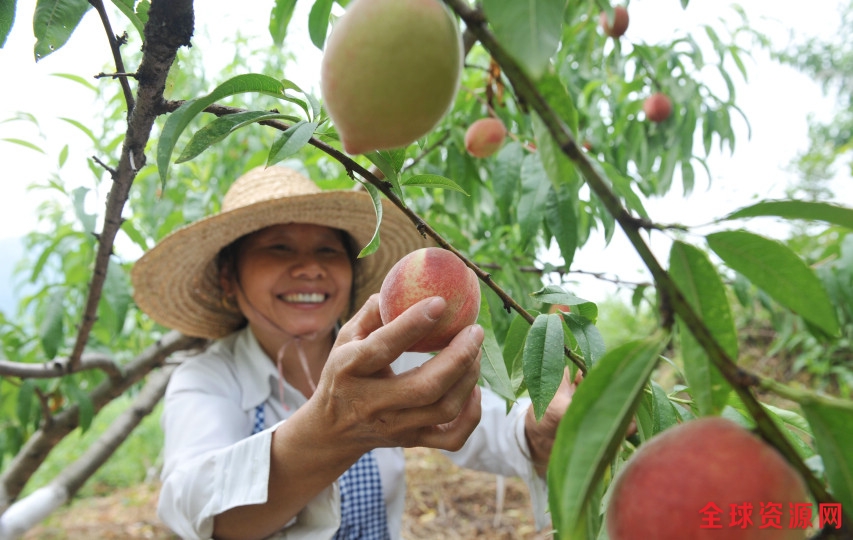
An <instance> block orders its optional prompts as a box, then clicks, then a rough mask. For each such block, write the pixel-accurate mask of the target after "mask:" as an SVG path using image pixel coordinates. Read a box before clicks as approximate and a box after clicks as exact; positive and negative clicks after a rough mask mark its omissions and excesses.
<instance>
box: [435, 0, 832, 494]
mask: <svg viewBox="0 0 853 540" xmlns="http://www.w3.org/2000/svg"><path fill="white" fill-rule="evenodd" d="M444 1H445V3H446V4H447V5H448V6H449V7H450V8H451V9H452V10H453V11H454V12H455V13H456V14H457V15H459V17H460V18H461V19H462V20H463V21H465V24H466V25H467V27H468V28H469V29H470V30H471V31H472V32H473V33H474V34H475V35H476V36H477V39H478V40H479V41H480V43H481V44H482V45H483V47H485V49H486V50H487V51H489V53H490V54H491V55H492V57H493V58H494V59H495V60H496V61H497V62H498V63H499V64H500V65H501V67H502V68H503V70H504V74H505V76H506V77H507V79H508V80H509V81H510V82H511V84H512V85H513V87H514V88H515V91H516V93H517V94H518V95H519V96H520V97H522V98H523V99H524V101H525V103H527V104H528V106H529V107H530V108H531V109H532V110H533V111H534V112H535V113H536V114H537V115H538V116H539V118H540V119H541V120H542V121H543V122H544V123H545V125H546V127H547V129H548V132H549V134H550V135H551V137H553V138H554V141H555V142H556V143H557V144H558V145H559V147H560V148H561V149H562V152H563V154H565V155H566V156H567V157H568V158H569V159H571V160H572V162H574V164H575V166H576V167H577V168H578V169H579V170H580V172H581V174H583V176H584V178H585V179H586V181H587V185H589V187H590V189H591V190H592V191H593V193H595V194H596V196H597V197H598V198H599V200H600V201H601V202H602V204H603V205H604V206H605V208H606V209H607V211H608V212H609V213H610V214H611V215H612V216H613V217H614V219H615V220H616V221H617V222H618V223H619V226H620V227H621V228H622V230H623V231H624V232H625V234H626V235H627V237H628V239H629V240H630V241H631V244H632V245H633V246H634V248H635V249H636V250H637V252H638V254H639V255H640V258H641V259H642V260H643V262H644V263H645V265H646V267H647V268H648V269H649V271H650V272H651V273H652V276H653V278H654V281H655V284H656V285H657V287H658V289H659V290H660V291H661V294H662V295H664V296H666V297H667V298H668V299H669V302H670V303H671V306H672V309H673V310H674V311H675V313H676V314H678V316H679V317H681V319H682V320H683V321H684V324H685V325H686V326H687V328H689V330H690V332H691V333H692V334H693V335H694V337H695V338H696V340H697V341H698V342H699V343H700V344H701V345H702V347H703V348H704V349H705V351H706V352H707V353H708V357H709V358H710V359H711V361H712V363H713V364H714V365H715V366H716V367H717V368H718V369H719V370H720V372H721V373H722V374H723V376H724V377H725V378H726V380H727V381H728V382H729V383H730V384H731V385H732V387H733V388H734V390H735V392H736V393H737V395H738V396H739V397H740V398H741V400H742V401H743V403H744V405H745V406H746V408H747V409H748V410H749V412H750V414H751V416H752V418H753V419H755V421H756V424H757V426H758V431H759V433H760V434H761V436H762V437H763V438H764V439H765V440H767V441H769V442H770V443H771V444H772V445H773V446H774V447H776V448H777V449H778V450H779V451H780V452H781V453H782V454H783V455H784V456H785V458H786V459H787V460H788V461H789V462H790V463H791V465H792V466H793V467H794V468H796V469H797V471H798V472H799V473H800V475H801V476H802V477H803V478H804V479H805V480H806V482H807V484H808V485H809V488H810V489H811V491H812V494H813V495H814V496H815V499H816V500H817V501H818V502H834V500H833V499H832V497H831V496H830V495H829V493H828V492H827V491H826V488H825V487H824V485H823V484H822V483H821V482H820V481H819V480H818V479H817V478H816V477H815V476H814V475H813V474H812V472H811V470H810V469H809V468H808V467H807V466H806V464H805V463H804V462H803V460H802V459H800V456H799V454H797V452H796V450H795V449H794V448H793V446H792V445H791V444H790V443H789V442H788V440H787V439H786V438H785V436H784V435H783V434H782V432H781V431H780V430H779V428H778V427H777V426H776V424H775V423H774V422H773V420H772V419H771V418H770V417H769V416H768V415H767V413H766V412H765V410H764V408H763V407H762V405H761V404H760V403H759V401H758V400H757V399H756V397H755V395H754V394H753V393H752V390H751V385H753V384H757V382H758V378H757V377H755V376H751V377H750V376H748V374H747V373H746V372H745V371H744V370H742V369H741V368H739V367H738V366H737V364H735V362H734V361H733V360H732V359H731V358H730V357H729V356H728V354H727V353H726V352H725V350H724V349H723V348H722V346H721V345H720V344H719V343H718V342H717V340H716V339H714V337H713V335H712V334H711V332H710V330H708V327H707V326H706V325H705V324H704V322H703V321H702V319H701V318H700V317H699V316H698V315H697V314H696V312H695V311H694V310H693V308H692V306H690V304H689V303H688V302H687V300H686V299H685V298H684V296H683V295H682V294H681V291H680V290H679V289H678V287H676V285H675V282H674V281H673V280H672V278H671V277H670V276H669V274H668V273H667V272H666V271H665V270H664V269H663V267H662V266H661V265H660V263H659V262H658V261H657V259H656V258H655V256H654V254H653V253H652V251H651V249H650V248H649V246H648V245H647V244H646V243H645V241H644V240H643V237H642V236H641V235H640V233H639V230H638V227H637V224H636V220H635V219H634V218H633V217H632V216H631V215H630V214H629V213H628V211H627V210H626V209H625V208H624V207H623V206H622V204H621V202H620V201H619V199H618V197H617V196H616V195H615V194H614V193H613V191H612V190H611V189H610V187H609V185H608V183H607V182H606V181H605V179H604V178H603V177H602V176H601V174H600V173H599V172H598V170H597V169H596V168H595V167H594V166H593V164H592V162H591V161H590V160H589V159H588V158H587V157H586V155H585V154H584V153H583V152H582V151H581V150H580V148H579V147H578V144H577V142H576V141H575V139H574V137H573V135H572V133H571V131H570V130H569V128H568V127H566V125H565V124H564V123H563V121H562V120H561V119H560V118H559V117H558V116H557V114H556V113H555V112H554V111H553V109H551V107H550V105H549V104H548V103H547V102H546V101H545V98H544V97H543V96H542V94H541V93H540V92H539V91H538V89H537V88H536V86H535V84H534V83H533V81H531V80H530V78H529V77H528V76H527V75H526V74H525V73H524V71H523V70H522V69H521V67H520V66H519V65H518V63H517V62H516V61H515V59H514V58H513V57H512V56H511V55H510V54H509V53H507V51H506V50H505V49H504V48H503V47H502V46H501V45H500V43H498V42H497V40H496V39H495V37H494V36H493V35H492V34H491V32H490V31H489V30H488V29H487V28H486V24H485V21H484V20H483V15H482V13H481V12H480V11H479V10H477V9H473V8H471V7H470V6H469V5H468V4H467V3H466V2H465V1H464V0H444Z"/></svg>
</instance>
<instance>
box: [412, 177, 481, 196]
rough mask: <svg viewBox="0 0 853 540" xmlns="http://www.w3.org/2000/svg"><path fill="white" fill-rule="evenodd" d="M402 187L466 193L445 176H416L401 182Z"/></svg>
mask: <svg viewBox="0 0 853 540" xmlns="http://www.w3.org/2000/svg"><path fill="white" fill-rule="evenodd" d="M400 185H401V186H417V187H426V188H444V189H452V190H453V191H458V192H459V193H464V194H465V195H468V193H466V192H465V190H464V189H462V188H461V187H460V186H459V184H457V183H456V182H454V181H453V180H451V179H450V178H445V177H444V176H440V175H437V174H416V175H413V176H410V177H408V178H406V179H404V180H403V181H402V182H400Z"/></svg>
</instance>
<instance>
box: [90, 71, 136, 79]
mask: <svg viewBox="0 0 853 540" xmlns="http://www.w3.org/2000/svg"><path fill="white" fill-rule="evenodd" d="M95 78H96V79H107V78H109V79H120V78H129V79H136V78H137V75H136V73H104V72H103V71H102V72H100V73H98V74H97V75H95Z"/></svg>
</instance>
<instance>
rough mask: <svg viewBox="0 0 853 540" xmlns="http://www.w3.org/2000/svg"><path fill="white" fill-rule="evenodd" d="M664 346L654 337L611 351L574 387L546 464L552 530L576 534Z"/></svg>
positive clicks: (664, 341) (662, 340) (662, 341)
mask: <svg viewBox="0 0 853 540" xmlns="http://www.w3.org/2000/svg"><path fill="white" fill-rule="evenodd" d="M665 343H666V340H665V339H664V338H663V335H662V334H658V335H655V336H652V337H650V338H647V339H644V340H639V341H632V342H629V343H626V344H625V345H622V346H620V347H617V348H616V349H613V350H612V351H610V352H608V353H607V354H606V355H605V356H604V357H603V358H602V359H601V360H600V361H599V362H598V363H597V364H596V365H595V367H593V368H592V369H590V370H589V371H588V372H587V374H586V376H585V377H584V381H583V382H582V383H581V384H579V385H578V387H577V390H576V391H575V393H574V396H573V397H572V404H571V406H570V407H569V408H568V410H567V411H566V415H565V416H564V417H563V419H562V421H561V422H560V426H559V427H558V428H557V436H556V439H555V441H554V447H553V450H552V451H551V459H550V461H549V464H548V497H549V507H550V509H551V516H552V521H553V524H554V528H555V529H556V530H558V531H575V530H577V528H578V526H579V524H580V521H581V519H582V516H583V515H584V512H585V510H586V506H587V501H589V500H590V499H591V497H592V495H593V494H594V491H595V489H596V487H597V486H598V483H599V482H600V480H601V478H602V476H603V474H604V470H605V469H606V468H607V466H608V464H609V463H610V461H611V460H612V459H613V457H614V456H615V455H616V451H617V449H618V448H619V445H620V444H621V443H622V440H623V439H624V437H625V433H626V431H627V429H628V424H629V423H630V421H631V416H632V414H633V411H634V409H635V408H636V404H637V403H638V400H639V398H640V394H641V392H642V391H643V387H644V386H645V385H646V381H647V380H648V379H649V376H650V375H651V373H652V370H653V369H654V367H655V364H656V363H657V360H658V355H659V354H660V352H661V351H662V350H663V347H664V345H665ZM591 510H597V509H591Z"/></svg>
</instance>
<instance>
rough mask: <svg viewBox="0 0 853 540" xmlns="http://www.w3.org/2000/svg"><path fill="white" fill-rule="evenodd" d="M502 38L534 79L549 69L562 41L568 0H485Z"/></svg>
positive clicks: (497, 33)
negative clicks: (549, 63)
mask: <svg viewBox="0 0 853 540" xmlns="http://www.w3.org/2000/svg"><path fill="white" fill-rule="evenodd" d="M483 10H484V11H485V13H486V19H488V21H489V24H490V25H491V27H492V31H493V32H494V34H495V37H496V38H497V39H498V41H500V42H501V44H502V45H504V46H505V47H506V48H507V50H508V51H509V52H510V54H511V55H512V56H513V57H514V58H515V59H516V61H518V62H519V64H521V66H522V68H523V69H525V71H527V73H528V75H530V76H531V77H532V78H533V79H534V80H535V79H538V78H539V77H541V76H542V74H543V73H545V70H546V68H547V67H548V62H549V60H550V58H551V56H553V54H554V53H555V52H557V46H558V45H559V43H560V38H561V34H562V25H563V12H564V11H565V10H566V0H528V1H526V2H507V1H506V0H484V2H483Z"/></svg>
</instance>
